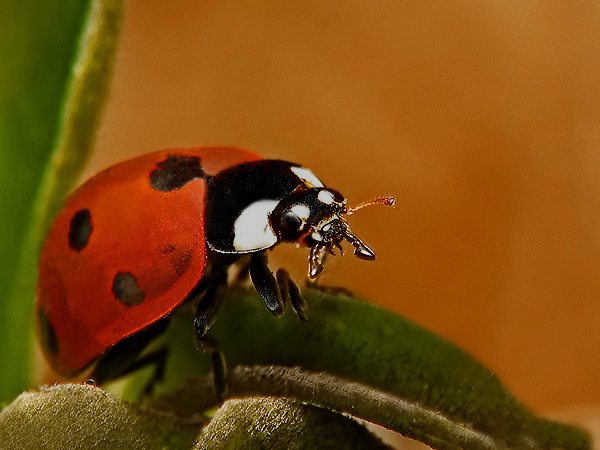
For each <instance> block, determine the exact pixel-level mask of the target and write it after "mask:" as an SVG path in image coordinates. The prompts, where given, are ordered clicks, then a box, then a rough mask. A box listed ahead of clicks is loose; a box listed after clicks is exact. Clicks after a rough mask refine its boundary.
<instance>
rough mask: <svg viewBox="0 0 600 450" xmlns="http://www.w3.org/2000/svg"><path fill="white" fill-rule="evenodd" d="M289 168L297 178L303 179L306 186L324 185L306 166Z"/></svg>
mask: <svg viewBox="0 0 600 450" xmlns="http://www.w3.org/2000/svg"><path fill="white" fill-rule="evenodd" d="M290 170H291V171H292V172H294V174H295V175H296V176H297V177H298V178H300V179H301V180H302V181H304V182H305V183H306V184H307V185H308V187H325V185H324V184H323V183H322V182H321V180H319V179H318V178H317V177H316V176H315V174H314V173H312V172H311V171H310V169H307V168H306V167H297V166H296V167H290Z"/></svg>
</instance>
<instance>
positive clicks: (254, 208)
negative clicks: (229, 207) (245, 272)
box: [233, 200, 279, 252]
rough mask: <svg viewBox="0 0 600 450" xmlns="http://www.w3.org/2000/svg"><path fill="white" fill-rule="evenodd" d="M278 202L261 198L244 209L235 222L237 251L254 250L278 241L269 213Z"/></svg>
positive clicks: (270, 245) (234, 239) (234, 230)
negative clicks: (270, 222)
mask: <svg viewBox="0 0 600 450" xmlns="http://www.w3.org/2000/svg"><path fill="white" fill-rule="evenodd" d="M278 203H279V202H278V201H277V200H259V201H257V202H254V203H251V204H250V205H248V206H247V207H246V209H244V210H243V211H242V213H241V214H240V215H239V217H238V218H237V219H236V220H235V222H234V224H233V233H234V234H233V247H234V248H235V249H236V250H237V251H239V252H252V251H255V250H262V249H265V248H269V247H272V246H273V245H275V244H276V243H277V236H276V235H275V232H274V231H273V229H272V228H271V225H270V224H269V215H270V214H271V213H272V212H273V210H274V209H275V207H276V206H277V204H278Z"/></svg>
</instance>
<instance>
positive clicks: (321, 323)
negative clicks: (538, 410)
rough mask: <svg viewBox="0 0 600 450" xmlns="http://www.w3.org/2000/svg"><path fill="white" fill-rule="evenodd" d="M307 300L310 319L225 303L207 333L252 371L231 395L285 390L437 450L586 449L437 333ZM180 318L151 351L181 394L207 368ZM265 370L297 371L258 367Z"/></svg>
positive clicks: (385, 314) (253, 302)
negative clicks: (459, 449)
mask: <svg viewBox="0 0 600 450" xmlns="http://www.w3.org/2000/svg"><path fill="white" fill-rule="evenodd" d="M304 295H305V297H306V298H307V299H308V302H309V305H310V309H309V310H308V315H309V322H308V323H304V322H302V321H301V320H299V319H298V318H297V317H296V316H295V315H294V314H293V313H288V314H285V315H284V316H283V317H281V318H274V317H272V316H271V315H270V314H269V313H268V311H267V310H266V308H265V307H264V305H263V304H262V302H261V300H260V298H258V297H257V295H256V293H254V292H240V291H237V292H234V293H233V294H231V295H230V296H229V297H228V299H227V302H226V304H225V307H224V311H223V313H222V315H221V317H220V318H219V320H218V321H217V323H216V324H215V326H214V327H213V329H211V330H210V333H209V334H210V336H212V337H213V338H214V339H215V340H216V342H218V345H219V348H220V349H221V351H222V352H223V353H224V355H225V357H226V361H227V364H228V365H229V367H235V366H238V365H244V366H254V367H255V369H252V370H250V372H248V373H246V375H244V372H243V371H242V372H239V371H235V370H232V371H231V374H232V380H231V381H232V384H233V386H232V389H233V390H236V389H237V391H236V393H237V394H245V395H283V394H285V395H286V396H288V397H292V398H296V399H298V400H302V401H305V402H309V403H314V404H318V405H321V406H326V407H328V408H331V409H335V410H343V411H345V412H352V413H353V414H356V415H358V416H360V417H363V418H365V419H367V420H370V421H373V422H376V423H379V424H381V425H384V426H387V427H391V428H394V429H396V430H397V431H402V432H403V433H404V434H407V435H409V436H411V437H414V438H418V439H422V440H425V441H426V442H429V443H430V444H434V443H435V444H436V445H439V446H440V447H441V448H447V447H451V446H452V445H459V446H460V445H462V444H461V443H464V442H470V445H469V446H467V447H468V448H489V447H487V445H488V444H487V443H489V442H491V443H492V446H499V447H503V446H507V447H510V448H531V449H533V448H564V449H586V448H589V445H590V443H589V441H588V437H587V435H586V434H585V433H583V432H581V431H579V430H577V429H575V428H572V427H569V426H565V425H562V424H558V423H554V422H550V421H547V420H544V419H541V418H539V417H537V416H535V415H534V414H533V413H532V412H531V411H530V410H529V409H527V408H526V407H525V406H523V405H522V404H521V403H520V402H519V401H518V400H516V399H515V398H514V397H513V396H512V395H511V394H510V393H509V392H508V391H507V390H506V388H505V387H504V386H503V385H502V383H501V382H500V380H498V378H497V377H496V376H495V375H494V374H493V373H492V372H491V371H490V370H489V369H487V368H486V367H484V366H483V365H481V364H480V363H479V362H477V361H476V360H475V359H473V358H472V357H471V356H470V355H468V354H466V353H465V352H464V351H462V350H461V349H459V348H457V347H456V346H454V345H453V344H451V343H449V342H447V341H445V340H444V339H441V338H440V337H438V336H436V335H435V334H433V333H431V332H429V331H427V330H425V329H423V328H421V327H419V326H417V325H415V324H414V323H412V322H410V321H408V320H406V319H404V318H403V317H400V316H397V315H395V314H393V313H390V312H389V311H386V310H384V309H381V308H378V307H375V306H373V305H371V304H368V303H365V302H362V301H359V300H357V299H353V298H349V297H346V296H344V295H338V296H332V295H327V294H325V293H322V292H320V291H305V294H304ZM179 316H180V317H177V318H174V320H173V323H172V325H171V328H170V329H169V330H168V332H167V334H166V335H165V337H164V339H165V340H166V341H167V343H164V342H163V343H161V342H157V344H156V345H167V347H168V348H169V352H170V356H171V361H170V365H168V366H167V377H166V379H167V380H171V381H172V382H173V384H172V385H170V386H164V387H163V389H165V390H168V389H175V391H177V390H179V391H180V392H181V386H182V385H183V383H184V378H185V377H186V376H189V374H190V373H200V372H202V371H205V370H207V367H208V361H207V359H208V358H206V357H199V355H198V353H197V351H196V349H195V348H194V345H193V344H192V343H193V327H192V326H191V323H192V320H193V317H192V316H193V311H187V313H186V310H185V309H182V311H180V314H179ZM256 365H262V367H263V368H260V367H258V368H256ZM271 365H276V366H278V367H280V368H281V367H296V366H299V367H300V369H294V370H292V369H289V370H287V371H286V370H283V372H281V371H280V370H271V371H269V370H267V369H265V367H269V366H271ZM249 379H251V380H252V381H248V380H249ZM352 383H358V384H357V385H353V384H352ZM236 386H237V388H236ZM340 386H343V389H342V391H340ZM183 390H184V391H183V392H185V394H183V395H181V394H179V395H178V394H177V393H176V394H175V398H177V397H178V398H179V399H178V400H176V403H177V404H178V405H181V402H182V398H183V399H185V401H186V402H187V403H185V404H186V405H188V406H189V402H190V401H192V400H191V399H192V398H193V396H192V395H191V393H190V385H189V384H188V385H187V386H186V387H184V388H183ZM165 398H169V396H167V397H163V398H162V399H161V401H162V400H164V399H165ZM194 401H196V402H197V404H200V400H194ZM403 402H408V403H403ZM344 408H345V409H344ZM431 412H433V414H431Z"/></svg>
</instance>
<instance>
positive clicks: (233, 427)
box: [0, 385, 389, 450]
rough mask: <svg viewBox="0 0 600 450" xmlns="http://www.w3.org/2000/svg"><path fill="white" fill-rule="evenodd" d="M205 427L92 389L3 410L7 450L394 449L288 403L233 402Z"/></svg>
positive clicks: (45, 393) (51, 390)
mask: <svg viewBox="0 0 600 450" xmlns="http://www.w3.org/2000/svg"><path fill="white" fill-rule="evenodd" d="M203 425H204V421H202V420H193V419H192V420H190V419H189V418H188V419H187V420H182V419H179V418H177V417H176V416H173V415H168V414H165V413H164V412H161V411H158V410H153V409H150V408H140V407H139V406H136V405H131V404H128V403H126V402H123V401H121V400H118V399H117V398H115V397H114V396H112V395H110V394H108V393H107V392H106V391H103V390H101V389H98V388H95V387H92V386H85V385H59V386H51V387H48V386H45V387H42V388H40V389H39V391H36V392H27V393H25V394H22V395H21V396H19V397H18V398H17V400H15V401H14V402H13V403H12V404H11V405H9V406H8V407H6V408H5V409H4V410H2V411H0V448H2V449H15V450H17V449H19V450H20V449H23V448H31V449H34V448H44V449H48V450H52V449H65V448H95V449H122V448H140V449H164V448H174V449H184V448H192V447H193V448H195V449H198V450H200V449H206V450H209V449H238V448H244V449H251V448H257V449H261V448H264V449H266V448H285V449H300V448H310V449H315V450H316V449H326V448H327V449H332V448H344V449H348V450H358V449H369V450H371V449H373V450H385V449H388V448H389V447H387V446H385V445H383V444H382V443H381V442H380V441H379V440H378V439H377V438H375V437H374V436H372V435H371V434H370V433H369V432H368V431H367V430H366V429H365V428H364V427H363V426H362V425H360V424H359V423H358V422H356V421H354V420H352V419H350V418H348V417H345V416H342V415H339V414H334V413H332V412H331V411H327V410H325V409H322V408H317V407H314V406H310V405H304V404H301V403H299V402H293V401H289V400H285V399H275V398H247V399H243V400H231V401H228V402H225V404H224V405H223V406H222V407H221V408H220V409H219V411H217V413H216V414H215V416H214V418H213V420H212V421H211V422H210V424H209V425H208V426H207V427H206V428H204V429H203V430H202V426H203ZM201 431H202V432H201Z"/></svg>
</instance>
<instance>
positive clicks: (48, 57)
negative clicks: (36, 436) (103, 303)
mask: <svg viewBox="0 0 600 450" xmlns="http://www.w3.org/2000/svg"><path fill="white" fill-rule="evenodd" d="M121 3H122V2H121V1H119V0H96V1H84V0H61V1H45V2H44V1H43V2H38V1H23V0H4V1H3V2H2V10H1V14H0V210H1V211H2V214H0V293H1V294H0V295H1V297H0V343H1V346H2V350H1V352H0V401H3V400H7V399H9V398H12V397H14V396H15V395H16V394H18V393H19V392H21V391H22V389H23V388H25V387H27V386H28V384H29V375H28V374H29V373H30V361H29V359H30V350H29V349H30V339H31V326H32V323H33V320H32V314H31V311H32V305H33V293H34V286H35V279H36V272H37V270H36V262H37V255H38V251H39V246H40V242H41V240H42V237H43V235H44V233H45V230H46V226H47V223H48V221H49V219H50V217H51V216H52V215H53V214H54V213H55V211H56V209H57V208H58V205H60V203H61V202H62V200H63V199H64V196H65V195H66V193H67V192H68V190H69V189H71V187H72V184H73V182H74V181H75V180H76V179H77V176H78V175H79V173H80V170H81V167H82V165H83V163H84V161H85V157H86V155H88V154H89V152H90V150H91V149H92V141H93V138H94V131H95V130H96V128H97V124H98V117H99V112H100V111H101V107H102V105H103V99H104V98H105V94H106V90H107V89H106V86H107V85H108V79H109V76H110V72H111V71H110V67H111V62H112V60H113V59H114V58H113V55H114V42H115V37H116V33H117V28H118V22H119V20H118V18H119V16H120V10H121V9H122V7H121V6H120V5H121Z"/></svg>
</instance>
